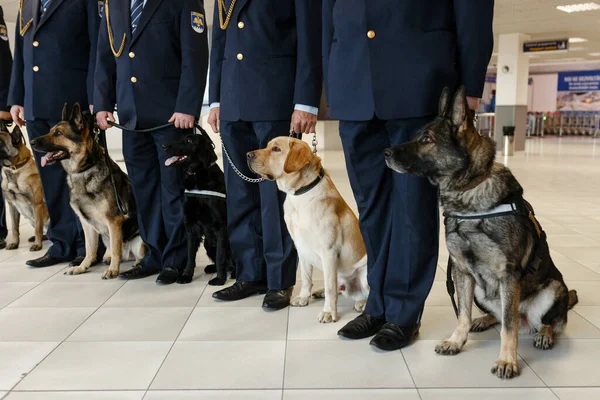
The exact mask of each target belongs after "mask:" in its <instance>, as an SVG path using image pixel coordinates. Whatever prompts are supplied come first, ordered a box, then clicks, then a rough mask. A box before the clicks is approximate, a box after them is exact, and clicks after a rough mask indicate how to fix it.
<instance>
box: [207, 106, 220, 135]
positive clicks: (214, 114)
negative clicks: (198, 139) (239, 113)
mask: <svg viewBox="0 0 600 400" xmlns="http://www.w3.org/2000/svg"><path fill="white" fill-rule="evenodd" d="M208 124H209V125H210V126H211V128H212V130H213V132H214V133H219V130H220V129H221V111H220V108H219V107H214V108H211V110H210V114H208Z"/></svg>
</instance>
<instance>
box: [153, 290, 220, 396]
mask: <svg viewBox="0 0 600 400" xmlns="http://www.w3.org/2000/svg"><path fill="white" fill-rule="evenodd" d="M175 285H179V284H178V283H175ZM207 288H208V282H206V285H205V286H204V288H203V289H202V292H201V293H200V296H198V300H196V304H194V306H193V307H192V310H191V311H190V314H189V315H188V316H187V318H186V320H185V322H184V323H183V325H182V326H181V329H180V330H179V333H178V334H177V336H176V337H175V340H173V343H171V347H169V351H167V354H165V357H164V358H163V360H162V362H161V363H160V365H159V366H158V369H157V370H156V373H155V374H154V376H153V377H152V380H150V383H149V384H148V387H147V388H146V392H145V393H144V395H143V396H142V400H144V399H145V398H146V395H147V394H148V392H149V391H150V388H151V387H152V384H153V383H154V381H155V380H156V377H157V376H158V373H159V372H160V370H161V369H162V367H163V365H164V364H165V361H167V358H169V354H171V351H172V350H173V347H175V344H176V343H177V340H178V339H179V336H181V332H183V330H184V329H185V326H186V325H187V323H188V321H189V320H190V318H191V316H192V314H193V313H194V310H195V309H196V307H198V303H200V299H201V298H202V296H203V295H204V293H205V292H206V289H207ZM142 390H143V389H142Z"/></svg>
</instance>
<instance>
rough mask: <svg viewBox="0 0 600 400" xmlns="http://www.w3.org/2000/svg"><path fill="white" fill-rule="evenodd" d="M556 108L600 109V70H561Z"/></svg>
mask: <svg viewBox="0 0 600 400" xmlns="http://www.w3.org/2000/svg"><path fill="white" fill-rule="evenodd" d="M556 108H557V109H559V110H563V111H600V71H572V72H559V74H558V94H557V100H556Z"/></svg>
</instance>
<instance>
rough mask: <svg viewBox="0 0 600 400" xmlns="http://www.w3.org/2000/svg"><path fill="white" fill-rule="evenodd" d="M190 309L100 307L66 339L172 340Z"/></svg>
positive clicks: (105, 340)
mask: <svg viewBox="0 0 600 400" xmlns="http://www.w3.org/2000/svg"><path fill="white" fill-rule="evenodd" d="M191 312H192V309H191V307H163V308H155V307H138V308H122V307H112V308H110V307H102V308H100V309H99V310H98V311H96V312H95V313H94V315H92V316H91V318H89V319H88V320H87V321H85V323H84V324H83V325H82V326H81V327H79V329H77V330H76V331H75V332H74V333H73V334H72V335H71V336H70V337H69V339H68V340H69V341H74V342H115V341H116V342H119V341H138V342H139V341H174V340H175V339H176V338H177V335H178V334H179V332H181V329H182V328H183V325H184V324H185V321H186V320H187V318H188V317H189V315H190V313H191Z"/></svg>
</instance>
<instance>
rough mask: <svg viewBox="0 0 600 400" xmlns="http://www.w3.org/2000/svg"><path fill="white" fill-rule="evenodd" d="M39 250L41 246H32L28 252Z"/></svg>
mask: <svg viewBox="0 0 600 400" xmlns="http://www.w3.org/2000/svg"><path fill="white" fill-rule="evenodd" d="M41 249H42V245H41V244H32V245H31V247H29V251H40V250H41Z"/></svg>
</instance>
